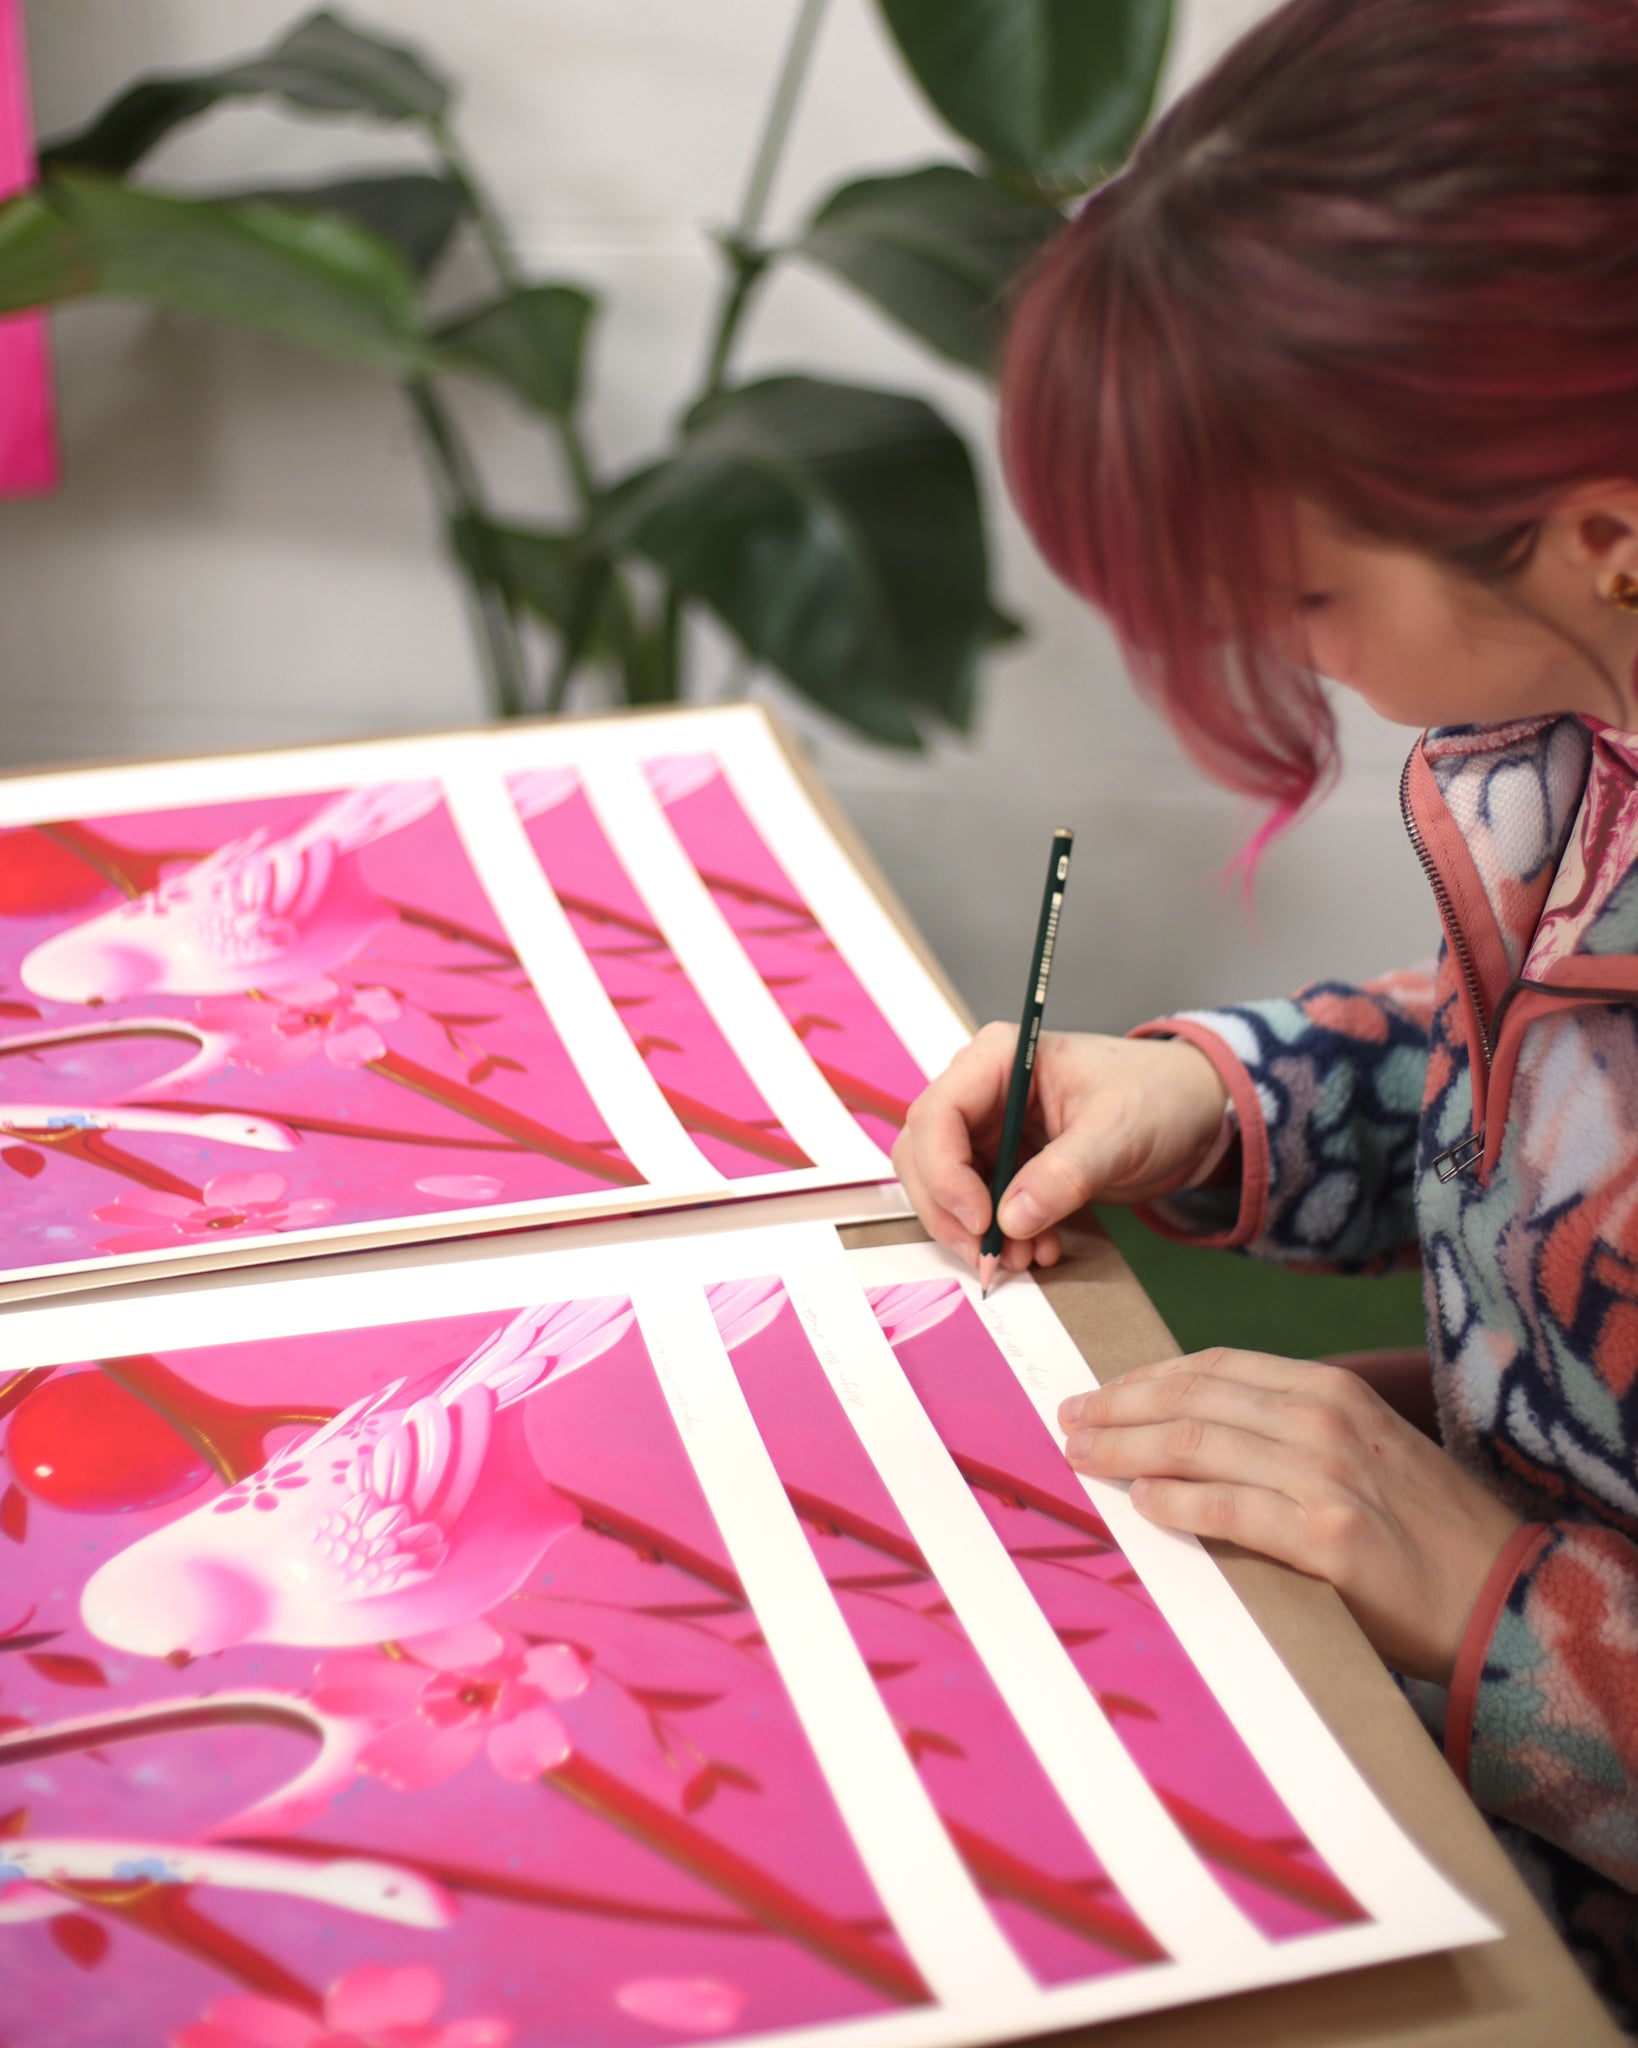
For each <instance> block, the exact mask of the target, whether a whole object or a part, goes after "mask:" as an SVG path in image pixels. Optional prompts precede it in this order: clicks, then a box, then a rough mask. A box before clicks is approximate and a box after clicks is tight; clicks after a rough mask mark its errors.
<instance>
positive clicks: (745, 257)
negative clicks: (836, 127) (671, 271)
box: [704, 0, 825, 398]
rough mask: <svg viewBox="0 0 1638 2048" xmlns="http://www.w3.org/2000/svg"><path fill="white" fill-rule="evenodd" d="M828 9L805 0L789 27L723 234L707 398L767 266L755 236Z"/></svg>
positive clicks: (718, 383)
mask: <svg viewBox="0 0 1638 2048" xmlns="http://www.w3.org/2000/svg"><path fill="white" fill-rule="evenodd" d="M824 12H825V0H802V5H801V8H800V10H799V11H798V13H797V17H796V24H795V26H794V28H793V29H792V30H791V39H790V42H789V44H788V46H787V47H786V51H785V61H784V64H783V65H782V66H781V67H780V72H779V82H778V83H777V84H776V85H775V87H774V96H773V100H772V103H771V104H770V106H769V108H768V118H767V121H766V123H765V124H764V126H763V130H762V140H761V142H760V143H759V144H758V146H757V152H756V156H755V158H754V159H753V161H752V164H751V175H750V177H749V178H748V179H747V181H746V185H745V196H744V198H743V199H742V200H741V201H740V208H739V218H738V219H737V220H736V221H735V223H734V226H733V229H732V230H731V232H730V233H729V234H728V235H727V236H726V237H725V238H724V242H723V247H724V249H725V250H726V251H727V254H728V257H729V260H730V262H731V263H732V265H733V273H732V279H731V282H730V284H729V287H728V291H727V293H726V295H725V296H724V298H723V302H722V306H721V309H720V311H719V313H718V315H717V328H716V334H715V337H714V338H713V340H712V343H711V353H710V357H709V359H708V367H707V369H706V373H705V392H704V395H705V396H706V397H707V398H714V397H715V396H716V394H717V393H718V392H719V391H720V390H721V389H722V380H723V378H724V376H725V375H726V373H727V369H728V357H729V353H730V351H731V350H732V348H733V345H734V338H735V336H736V335H737V334H738V332H739V325H740V322H741V320H742V319H743V318H744V317H745V308H746V305H747V303H748V302H749V299H750V296H751V292H752V289H753V287H754V286H755V284H756V281H757V279H758V278H759V277H760V276H761V274H762V272H763V270H764V269H765V268H766V266H767V260H768V259H767V254H766V252H765V251H763V250H760V249H758V248H757V246H756V240H757V236H758V235H759V234H760V233H761V232H762V216H763V214H764V213H765V212H766V210H767V205H768V196H769V194H770V193H771V191H772V190H773V181H774V177H775V175H776V173H777V172H778V169H779V159H780V158H781V156H782V155H783V154H784V151H785V143H786V141H787V139H788V137H789V135H790V128H791V120H792V117H793V116H794V114H795V112H796V102H797V97H798V95H799V94H800V92H801V90H802V81H803V79H804V77H805V76H806V74H807V68H808V62H809V59H810V58H811V57H812V55H813V45H814V42H815V39H816V38H817V36H818V34H819V24H820V21H821V20H822V19H823V17H824Z"/></svg>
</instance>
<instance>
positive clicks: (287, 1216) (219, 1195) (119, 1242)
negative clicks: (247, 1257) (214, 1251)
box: [91, 1173, 336, 1252]
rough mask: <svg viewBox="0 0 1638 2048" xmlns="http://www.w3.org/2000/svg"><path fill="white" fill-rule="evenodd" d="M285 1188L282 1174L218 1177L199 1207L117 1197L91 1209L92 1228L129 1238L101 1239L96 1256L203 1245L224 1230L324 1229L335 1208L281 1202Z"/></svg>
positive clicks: (183, 1200)
mask: <svg viewBox="0 0 1638 2048" xmlns="http://www.w3.org/2000/svg"><path fill="white" fill-rule="evenodd" d="M288 1186H289V1183H288V1182H287V1181H286V1180H285V1177H284V1175H283V1174H282V1173H219V1174H218V1175H217V1176H216V1178H215V1179H214V1180H208V1181H206V1183H205V1185H204V1189H203V1191H202V1192H203V1195H204V1199H203V1201H199V1202H193V1201H190V1200H189V1199H188V1198H187V1196H186V1195H171V1194H166V1193H165V1192H164V1190H163V1189H160V1188H143V1189H142V1190H140V1191H139V1192H134V1193H131V1194H123V1195H121V1196H120V1198H119V1200H118V1201H117V1202H110V1203H109V1204H108V1206H107V1207H106V1208H104V1209H93V1210H92V1212H91V1213H92V1215H93V1216H94V1218H95V1219H96V1221H97V1222H98V1223H119V1224H124V1225H126V1226H127V1227H134V1231H135V1234H134V1235H133V1236H130V1237H114V1238H108V1239H105V1240H104V1241H103V1242H102V1243H100V1244H99V1245H98V1246H97V1250H98V1251H99V1252H163V1251H173V1250H174V1249H175V1248H176V1246H177V1245H179V1244H195V1243H203V1242H204V1241H206V1240H207V1239H209V1238H212V1237H215V1236H217V1235H218V1234H219V1233H221V1232H224V1231H230V1230H244V1229H249V1230H252V1231H262V1230H311V1229H313V1228H314V1227H315V1226H316V1225H318V1224H320V1223H327V1222H328V1221H329V1219H330V1217H331V1215H332V1214H333V1213H334V1210H335V1206H336V1205H335V1203H334V1202H333V1201H332V1200H331V1199H330V1197H329V1196H328V1195H303V1196H301V1197H299V1198H298V1199H297V1200H295V1201H290V1202H287V1201H286V1200H285V1199H284V1195H285V1190H286V1188H287V1187H288Z"/></svg>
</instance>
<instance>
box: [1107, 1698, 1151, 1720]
mask: <svg viewBox="0 0 1638 2048" xmlns="http://www.w3.org/2000/svg"><path fill="white" fill-rule="evenodd" d="M1096 1697H1097V1702H1098V1705H1099V1706H1100V1707H1102V1709H1103V1711H1104V1712H1105V1713H1106V1714H1108V1715H1110V1716H1111V1717H1113V1716H1115V1715H1117V1714H1124V1715H1125V1716H1126V1718H1127V1719H1128V1720H1129V1721H1157V1720H1159V1718H1160V1716H1159V1715H1158V1714H1157V1713H1156V1712H1155V1710H1154V1708H1153V1707H1151V1706H1150V1705H1149V1704H1148V1702H1147V1701H1146V1700H1136V1699H1133V1697H1132V1695H1131V1694H1130V1693H1129V1692H1100V1693H1099V1694H1097V1696H1096Z"/></svg>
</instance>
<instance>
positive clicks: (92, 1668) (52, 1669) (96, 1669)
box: [23, 1650, 108, 1685]
mask: <svg viewBox="0 0 1638 2048" xmlns="http://www.w3.org/2000/svg"><path fill="white" fill-rule="evenodd" d="M23 1661H24V1662H25V1663H27V1664H31V1665H32V1666H33V1667H34V1669H35V1670H36V1671H38V1672H39V1674H40V1676H41V1677H42V1678H49V1679H50V1680H51V1682H52V1684H53V1685H106V1684H107V1683H108V1679H107V1675H106V1674H105V1672H104V1671H103V1668H102V1666H101V1665H100V1664H98V1663H96V1662H94V1661H93V1659H91V1658H90V1657H76V1656H72V1655H71V1654H69V1653H68V1652H67V1651H63V1650H33V1651H30V1653H29V1655H28V1656H27V1657H26V1658H25V1659H24V1660H23Z"/></svg>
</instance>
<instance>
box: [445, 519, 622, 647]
mask: <svg viewBox="0 0 1638 2048" xmlns="http://www.w3.org/2000/svg"><path fill="white" fill-rule="evenodd" d="M450 541H451V544H452V546H453V547H454V549H455V553H456V556H457V558H458V559H459V560H460V562H461V564H462V566H463V567H464V568H466V569H467V571H468V572H469V573H470V574H471V575H473V576H476V577H477V578H478V579H479V580H480V581H481V582H484V583H489V584H492V585H493V586H494V588H495V589H497V590H502V591H504V592H505V593H506V594H507V596H508V597H510V598H511V599H512V601H513V602H514V603H515V604H518V605H520V606H521V607H522V608H523V609H524V610H525V611H530V612H533V613H534V614H535V616H536V617H537V618H541V619H544V620H545V621H546V623H547V625H549V626H555V627H556V628H557V629H558V631H559V632H564V631H566V630H567V629H568V626H569V623H570V621H571V620H572V619H573V618H574V616H575V614H576V612H577V610H578V609H579V608H580V606H581V604H582V602H583V592H584V587H585V582H586V578H587V577H588V576H589V575H592V574H596V575H598V576H601V575H604V574H606V573H607V566H608V565H607V563H606V562H605V561H603V560H602V559H601V557H598V556H595V555H592V554H590V553H588V551H587V548H586V544H585V540H584V537H583V536H582V535H580V534H577V533H553V532H551V531H549V530H548V529H546V528H544V527H534V528H531V527H523V526H497V525H495V524H494V523H493V522H492V521H489V520H484V519H471V518H461V519H455V520H452V521H451V522H450Z"/></svg>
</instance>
